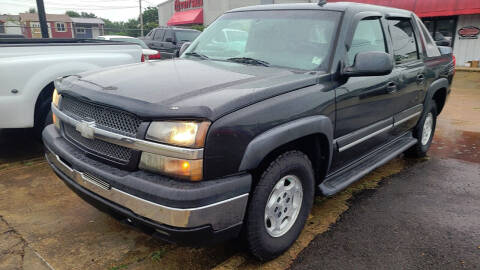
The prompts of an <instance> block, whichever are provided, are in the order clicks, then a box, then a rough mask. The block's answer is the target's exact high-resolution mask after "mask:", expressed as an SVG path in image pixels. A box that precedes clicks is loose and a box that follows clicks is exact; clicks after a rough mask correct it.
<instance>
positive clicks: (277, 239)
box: [245, 151, 315, 261]
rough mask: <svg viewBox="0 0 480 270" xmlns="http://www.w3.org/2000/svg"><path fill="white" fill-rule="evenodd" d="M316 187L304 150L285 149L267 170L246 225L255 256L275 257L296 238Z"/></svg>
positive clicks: (259, 185) (248, 240) (251, 203)
mask: <svg viewBox="0 0 480 270" xmlns="http://www.w3.org/2000/svg"><path fill="white" fill-rule="evenodd" d="M314 188H315V180H314V174H313V169H312V164H311V162H310V160H309V159H308V157H307V156H306V155H305V154H303V153H302V152H299V151H290V152H286V153H284V154H282V155H280V156H279V157H277V159H275V161H273V162H272V163H271V164H270V166H269V167H268V168H267V169H266V170H265V171H264V173H263V174H262V176H261V177H260V180H259V182H258V184H257V186H256V187H255V190H254V191H253V195H252V197H251V199H250V203H249V207H248V212H247V218H246V225H245V226H246V228H245V236H246V240H247V244H248V248H249V250H250V252H251V253H252V254H253V255H254V256H255V257H257V258H258V259H260V260H264V261H265V260H270V259H273V258H275V257H277V256H279V255H280V254H282V253H283V252H285V251H286V250H287V249H288V248H289V247H290V246H291V245H292V244H293V243H294V242H295V240H296V239H297V237H298V235H299V234H300V232H301V231H302V229H303V227H304V225H305V221H306V219H307V217H308V214H309V213H310V209H311V207H312V204H313V198H314Z"/></svg>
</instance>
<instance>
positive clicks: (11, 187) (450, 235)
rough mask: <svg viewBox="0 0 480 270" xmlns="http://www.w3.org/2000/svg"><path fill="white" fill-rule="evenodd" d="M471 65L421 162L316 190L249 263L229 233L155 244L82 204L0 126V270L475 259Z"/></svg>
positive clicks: (35, 149)
mask: <svg viewBox="0 0 480 270" xmlns="http://www.w3.org/2000/svg"><path fill="white" fill-rule="evenodd" d="M479 119H480V73H468V72H458V73H457V75H456V77H455V82H454V87H453V93H452V95H451V97H450V99H449V101H448V103H447V106H446V108H445V110H444V112H443V113H442V115H441V116H440V118H439V120H438V124H437V133H436V137H435V139H434V144H433V145H432V149H431V152H430V155H429V157H428V158H425V159H419V160H417V159H406V158H403V157H399V158H396V159H394V160H392V161H391V162H389V163H387V164H386V165H384V166H382V167H381V168H379V169H377V170H375V171H374V172H372V173H370V174H369V175H367V176H366V177H364V178H363V179H362V180H361V181H359V182H357V183H356V184H354V185H353V186H351V187H349V188H348V189H347V190H345V191H343V192H341V193H340V194H338V195H336V196H334V197H331V198H317V199H316V202H315V205H314V208H313V211H312V213H311V215H310V217H309V220H308V224H307V226H306V228H305V229H304V231H303V232H302V234H301V236H300V238H299V240H298V241H297V242H296V243H295V244H294V246H293V247H292V248H291V249H290V250H289V251H288V252H286V253H285V254H284V255H282V256H281V257H279V258H278V259H276V260H273V261H271V262H268V263H265V264H260V263H258V262H256V261H254V260H253V259H252V258H250V257H249V256H248V255H246V254H245V252H244V251H243V250H242V247H241V245H240V244H239V242H238V241H230V242H227V243H223V244H220V245H215V246H210V247H201V248H194V247H185V246H178V245H174V244H170V243H166V242H162V241H159V240H156V239H153V238H151V237H150V236H148V235H145V234H143V233H142V232H140V231H137V230H134V229H132V228H130V227H129V226H127V225H125V224H121V223H119V222H118V221H116V220H114V219H113V218H110V217H109V216H107V215H105V214H103V213H101V212H99V211H97V210H96V209H94V208H93V207H91V206H90V205H88V204H87V203H85V202H83V201H82V200H81V199H80V198H78V197H77V196H76V195H75V194H74V193H73V192H71V191H70V190H69V189H68V188H67V187H66V186H65V185H64V184H63V183H62V182H61V181H60V180H59V179H58V178H57V177H56V176H55V175H54V173H53V172H52V171H51V170H50V168H49V167H48V165H47V164H46V162H45V160H44V159H43V155H42V146H41V145H40V144H39V143H37V142H35V140H34V139H33V138H32V134H31V131H29V130H0V269H40V270H42V269H182V270H187V269H211V268H216V269H257V268H260V269H287V268H290V267H291V268H292V269H319V268H325V269H367V268H368V269H455V268H458V269H475V268H478V267H480V207H478V206H479V205H480V204H479V202H480V153H479V150H480V124H479V123H478V120H479Z"/></svg>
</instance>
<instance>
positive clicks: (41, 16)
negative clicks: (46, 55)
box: [37, 0, 48, 38]
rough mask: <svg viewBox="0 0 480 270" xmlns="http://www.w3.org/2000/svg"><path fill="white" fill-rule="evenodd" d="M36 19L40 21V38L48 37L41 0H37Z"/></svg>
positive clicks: (45, 17)
mask: <svg viewBox="0 0 480 270" xmlns="http://www.w3.org/2000/svg"><path fill="white" fill-rule="evenodd" d="M37 12H38V20H39V21H40V30H41V31H42V38H48V26H47V16H46V15H45V6H44V5H43V0H37Z"/></svg>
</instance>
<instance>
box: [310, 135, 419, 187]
mask: <svg viewBox="0 0 480 270" xmlns="http://www.w3.org/2000/svg"><path fill="white" fill-rule="evenodd" d="M416 143H417V139H415V138H413V137H412V133H411V132H409V133H407V134H405V135H403V136H401V137H400V138H398V139H396V140H395V141H393V142H391V143H390V144H388V145H386V146H384V147H382V148H381V149H379V150H377V151H374V152H372V153H370V154H369V155H368V156H366V157H364V158H363V159H361V160H360V161H358V162H357V163H355V164H353V165H351V166H349V168H345V169H343V170H341V171H339V172H336V173H334V174H331V175H328V176H327V177H326V178H325V180H324V181H323V182H322V183H321V184H320V185H318V188H319V189H320V192H321V193H322V194H324V195H325V196H331V195H334V194H335V193H337V192H339V191H341V190H343V189H344V188H346V187H348V186H349V185H350V184H352V183H353V182H355V181H357V180H359V179H360V178H362V177H363V176H365V175H366V174H368V173H369V172H371V171H373V170H374V169H376V168H378V167H380V166H382V165H383V164H385V163H387V162H388V161H390V160H392V159H393V158H395V157H396V156H398V155H400V154H401V153H403V152H404V151H405V150H407V149H408V148H410V147H411V146H413V145H414V144H416Z"/></svg>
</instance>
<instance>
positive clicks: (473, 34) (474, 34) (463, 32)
mask: <svg viewBox="0 0 480 270" xmlns="http://www.w3.org/2000/svg"><path fill="white" fill-rule="evenodd" d="M479 33H480V29H479V28H478V27H475V26H465V27H462V28H460V30H458V34H459V35H460V39H477V38H478V34H479Z"/></svg>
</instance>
